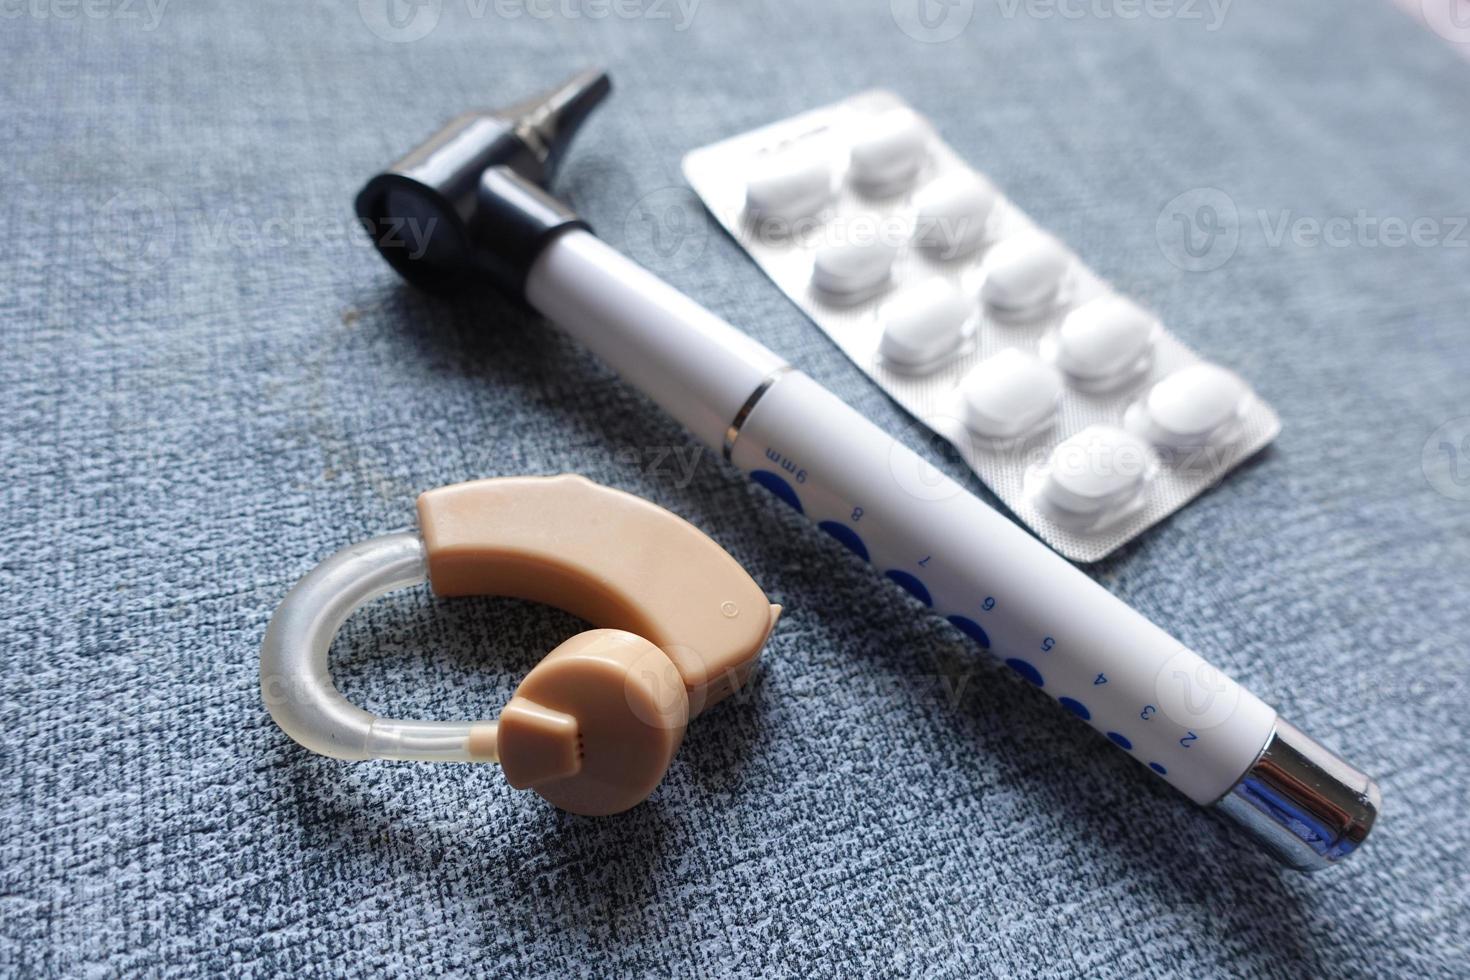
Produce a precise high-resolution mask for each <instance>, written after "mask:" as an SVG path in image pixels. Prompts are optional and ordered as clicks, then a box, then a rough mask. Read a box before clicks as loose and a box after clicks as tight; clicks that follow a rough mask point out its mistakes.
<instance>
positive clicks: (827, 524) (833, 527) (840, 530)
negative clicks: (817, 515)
mask: <svg viewBox="0 0 1470 980" xmlns="http://www.w3.org/2000/svg"><path fill="white" fill-rule="evenodd" d="M817 527H819V528H821V529H822V530H823V531H826V532H827V533H828V534H830V535H832V537H834V538H836V539H837V540H838V541H841V542H842V546H843V547H844V548H846V549H847V550H848V551H850V552H852V553H853V554H855V555H857V556H858V557H859V558H861V559H862V560H863V561H867V560H868V546H867V545H865V544H863V539H862V538H860V537H858V534H857V532H856V531H854V530H853V529H852V528H850V527H848V526H847V525H846V524H839V523H838V522H837V521H822V522H821V523H820V524H818V525H817Z"/></svg>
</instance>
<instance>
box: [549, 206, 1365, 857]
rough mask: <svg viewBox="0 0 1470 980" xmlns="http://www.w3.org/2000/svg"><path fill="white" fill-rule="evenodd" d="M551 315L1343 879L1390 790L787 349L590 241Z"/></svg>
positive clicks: (884, 565)
mask: <svg viewBox="0 0 1470 980" xmlns="http://www.w3.org/2000/svg"><path fill="white" fill-rule="evenodd" d="M525 295H526V298H527V299H528V300H529V301H530V303H531V305H532V306H533V307H535V308H536V309H537V310H539V311H540V312H541V313H543V314H544V315H546V316H547V317H548V318H549V319H550V320H551V321H553V322H554V323H556V324H557V325H558V326H560V327H561V328H562V329H563V330H565V331H566V332H567V333H569V334H571V335H572V336H574V337H576V338H577V339H579V340H580V341H582V342H583V343H584V344H586V345H587V346H588V347H589V348H591V349H592V350H593V351H594V352H595V353H596V354H597V355H598V356H600V357H601V358H602V359H603V360H604V361H606V362H607V363H608V364H609V365H610V366H611V367H613V368H614V369H615V370H616V371H617V372H618V373H619V374H620V375H621V376H622V377H623V378H624V379H625V380H627V381H629V382H631V383H632V384H634V385H635V386H636V387H638V388H640V389H641V390H642V391H644V392H645V393H647V394H648V395H649V396H650V397H651V398H652V399H653V400H654V401H655V402H657V403H658V404H659V405H660V406H662V407H663V408H664V409H665V410H667V411H668V412H669V413H670V414H671V415H673V416H674V418H676V419H677V420H679V421H680V422H682V423H683V424H684V425H685V426H687V427H688V428H689V429H690V430H691V431H693V432H694V434H695V435H697V436H698V437H699V438H700V439H702V440H703V441H704V442H705V443H706V444H708V445H709V446H711V447H713V448H715V449H718V450H720V451H721V452H722V453H723V454H724V455H725V457H726V458H727V459H729V460H730V461H731V462H732V463H734V464H735V465H736V466H737V467H739V468H740V469H741V470H742V471H744V472H745V473H747V474H748V475H750V476H751V478H752V479H753V480H755V481H756V482H758V483H761V484H762V485H764V486H765V487H766V488H768V489H770V490H771V491H772V492H773V493H775V495H776V496H778V497H780V498H781V499H782V500H784V501H785V502H786V503H788V504H790V505H791V506H793V507H795V508H796V509H798V510H799V511H801V512H802V513H803V514H804V515H805V516H807V517H808V518H809V519H811V520H812V521H814V522H816V523H817V524H818V526H819V527H821V528H822V529H823V530H824V531H827V532H828V533H829V534H831V535H832V536H833V537H835V538H837V539H838V540H839V541H841V542H842V543H843V544H845V545H846V546H847V547H848V548H849V549H850V550H852V551H854V552H855V553H857V554H858V555H860V556H861V557H863V558H865V559H867V560H868V561H870V562H871V563H872V564H873V565H874V566H875V567H876V568H878V569H879V570H880V571H882V572H883V573H884V574H885V575H886V576H887V577H888V578H890V579H892V580H893V581H894V582H896V583H897V584H899V585H901V586H903V587H904V588H905V589H907V590H908V591H909V592H910V593H911V594H913V595H914V596H915V597H916V598H918V599H919V600H920V601H922V602H923V603H924V604H925V605H927V606H930V607H932V608H933V609H934V610H935V611H936V612H938V613H940V614H941V615H944V616H946V617H947V618H949V619H950V621H951V622H953V623H954V624H955V625H956V626H957V627H959V628H960V629H962V630H963V631H964V632H966V633H967V634H969V635H970V636H971V637H972V638H974V639H975V640H976V642H978V643H979V644H980V645H981V646H982V647H984V648H986V649H988V650H990V651H991V652H992V653H993V654H994V655H996V656H997V657H998V658H999V659H1001V660H1002V661H1004V662H1005V663H1006V664H1007V665H1009V666H1010V667H1011V668H1012V669H1013V670H1014V671H1015V672H1016V673H1017V674H1019V675H1020V676H1021V677H1023V678H1025V679H1026V680H1027V681H1029V682H1030V683H1032V684H1034V685H1036V686H1038V687H1040V688H1041V689H1042V690H1044V691H1045V692H1046V693H1048V694H1050V695H1051V696H1052V697H1053V698H1055V699H1056V700H1057V701H1058V702H1059V703H1060V704H1061V705H1062V706H1063V707H1065V708H1067V709H1069V710H1070V711H1071V712H1072V713H1074V714H1076V715H1078V716H1079V717H1081V718H1082V719H1084V720H1085V721H1087V722H1088V723H1089V724H1091V725H1092V726H1093V727H1094V728H1096V729H1097V730H1098V731H1100V732H1102V733H1104V734H1105V735H1106V736H1107V737H1108V738H1109V739H1111V740H1112V741H1113V742H1114V743H1115V744H1116V745H1118V746H1119V747H1120V748H1122V749H1124V750H1125V751H1127V752H1128V753H1129V754H1130V755H1132V756H1134V757H1135V758H1136V759H1137V760H1138V761H1139V762H1140V763H1142V764H1144V765H1146V766H1147V767H1148V768H1149V769H1150V770H1152V771H1153V772H1154V773H1156V774H1157V775H1158V776H1160V777H1161V778H1163V779H1164V780H1166V781H1167V782H1169V783H1170V784H1172V785H1173V786H1175V787H1176V788H1177V789H1179V790H1180V791H1181V792H1183V793H1184V794H1185V795H1186V796H1188V797H1189V798H1190V799H1192V800H1194V801H1195V802H1196V803H1199V804H1204V805H1208V804H1221V805H1222V806H1223V807H1224V808H1225V809H1226V810H1227V811H1228V812H1230V813H1231V815H1232V816H1234V817H1236V818H1237V819H1239V820H1241V821H1242V822H1243V823H1245V824H1246V825H1247V827H1248V828H1249V829H1251V830H1252V831H1253V832H1254V833H1255V834H1256V835H1257V836H1258V837H1260V838H1261V839H1262V840H1263V841H1264V842H1265V843H1266V844H1267V845H1268V846H1269V847H1270V849H1271V850H1272V851H1273V852H1275V853H1276V854H1277V856H1278V857H1281V858H1282V859H1283V860H1284V861H1286V862H1287V863H1289V864H1291V865H1292V866H1295V867H1300V868H1304V869H1307V868H1313V867H1320V866H1323V865H1326V864H1330V863H1332V862H1333V861H1335V860H1336V859H1338V858H1339V857H1342V856H1345V855H1346V854H1348V853H1350V852H1351V851H1352V850H1354V849H1355V848H1356V846H1357V845H1358V844H1359V843H1361V841H1362V839H1363V838H1364V837H1365V836H1366V834H1367V832H1368V829H1369V827H1370V826H1371V823H1372V819H1373V816H1374V815H1375V813H1376V810H1377V807H1378V794H1377V788H1376V786H1375V785H1374V784H1373V782H1372V780H1370V779H1369V778H1368V777H1366V776H1364V775H1363V774H1361V773H1358V772H1356V770H1353V769H1352V768H1351V767H1349V766H1347V765H1346V764H1345V763H1343V762H1342V761H1341V760H1339V759H1337V758H1336V757H1335V756H1333V755H1332V754H1331V753H1329V752H1327V751H1326V750H1325V749H1322V748H1321V747H1320V746H1318V745H1317V744H1316V743H1315V742H1312V741H1311V740H1310V739H1308V738H1306V737H1305V736H1304V735H1302V734H1301V733H1300V732H1299V731H1297V730H1296V729H1295V728H1293V727H1292V726H1290V725H1288V724H1286V723H1285V722H1284V721H1282V720H1280V719H1279V718H1278V717H1277V715H1276V712H1275V710H1274V709H1272V708H1271V707H1269V706H1268V705H1266V704H1265V703H1264V702H1262V701H1261V700H1260V699H1259V698H1257V697H1256V696H1255V695H1253V694H1251V693H1250V692H1249V691H1246V690H1245V689H1244V688H1242V687H1241V686H1240V685H1238V684H1237V683H1235V682H1234V681H1233V680H1231V679H1230V678H1229V677H1227V676H1226V675H1225V674H1223V673H1222V672H1220V671H1218V670H1216V669H1215V668H1213V667H1211V666H1210V665H1209V664H1208V663H1206V662H1205V660H1204V659H1202V658H1201V657H1200V656H1199V655H1198V654H1196V653H1195V652H1193V651H1191V650H1189V649H1188V648H1186V647H1184V646H1183V645H1182V644H1180V643H1179V641H1177V640H1175V639H1174V638H1173V637H1171V636H1170V635H1169V634H1168V633H1166V632H1164V631H1163V630H1162V629H1160V628H1159V627H1157V626H1155V625H1154V624H1153V623H1152V622H1150V621H1149V620H1148V619H1146V618H1145V617H1144V616H1142V615H1141V614H1139V613H1137V612H1135V611H1134V610H1133V609H1132V608H1130V607H1129V606H1128V605H1126V604H1125V603H1123V602H1122V601H1120V600H1119V599H1117V598H1115V597H1114V596H1113V595H1112V594H1111V593H1109V592H1108V591H1107V590H1106V589H1104V588H1102V587H1101V586H1099V585H1098V584H1097V583H1096V582H1094V581H1093V580H1092V579H1090V578H1089V577H1088V576H1087V575H1085V574H1084V573H1083V572H1081V571H1080V570H1078V569H1077V568H1076V567H1075V566H1073V565H1072V564H1070V563H1069V562H1067V561H1066V560H1065V559H1063V558H1061V557H1060V556H1059V555H1057V554H1056V553H1054V552H1052V551H1051V550H1050V549H1048V548H1047V547H1046V546H1045V545H1043V544H1042V543H1040V542H1039V541H1037V540H1035V539H1034V538H1032V537H1031V536H1030V535H1029V534H1027V533H1026V532H1025V531H1023V530H1022V529H1021V528H1020V527H1018V526H1017V525H1016V524H1014V523H1012V522H1011V521H1009V520H1007V519H1006V518H1005V517H1003V516H1002V515H1000V514H999V513H997V512H996V511H994V510H993V509H991V508H990V507H989V506H987V505H986V504H985V503H984V502H982V501H981V500H980V499H979V498H977V497H975V496H974V495H972V494H971V493H969V492H968V491H966V490H965V489H964V488H962V487H961V486H959V485H958V484H957V483H955V482H954V481H952V480H950V479H948V478H947V477H944V476H942V475H940V474H938V473H936V472H935V471H934V470H933V468H932V467H930V466H929V464H927V463H926V462H925V461H924V460H923V459H922V458H921V457H919V456H918V455H917V454H916V453H914V452H913V451H912V450H910V449H908V448H907V447H906V446H904V445H903V444H902V443H900V442H898V441H897V440H895V439H894V438H893V437H892V436H890V435H888V434H887V433H885V432H884V431H883V430H881V429H879V428H878V427H877V426H875V425H874V424H873V423H872V422H870V421H868V419H867V418H865V417H864V416H862V415H861V414H860V413H858V412H857V411H855V410H854V409H852V408H850V407H848V406H847V405H846V404H845V403H843V402H842V401H841V400H839V399H838V398H837V397H836V396H834V395H833V394H832V393H831V392H829V391H827V390H826V389H825V388H823V387H822V386H821V385H819V384H817V383H816V382H815V381H813V380H811V379H810V378H808V377H807V376H806V375H804V374H802V373H800V372H799V371H796V370H793V369H791V368H790V367H789V366H788V365H787V364H786V362H785V361H783V360H782V359H781V358H780V357H778V356H777V355H776V354H774V353H773V352H771V351H770V350H768V349H767V348H765V347H764V346H762V345H761V344H759V343H757V342H756V341H755V340H753V339H751V338H750V337H748V336H746V335H745V334H743V333H741V332H740V331H738V330H736V329H735V328H734V327H732V326H731V325H730V324H728V323H726V322H725V321H724V320H722V319H720V318H719V317H717V316H715V315H714V314H713V313H711V312H709V311H708V310H706V309H704V308H703V307H702V306H700V305H699V304H698V303H696V302H695V301H694V300H692V299H690V298H689V297H687V296H685V295H683V294H682V293H680V292H679V291H677V290H676V289H674V288H673V287H671V286H669V285H668V284H666V283H664V282H663V281H662V280H660V279H659V278H657V277H656V276H654V275H653V274H652V273H650V272H648V271H647V270H645V269H643V268H642V267H641V266H639V265H637V264H636V263H634V262H632V261H631V260H630V259H628V258H626V257H624V256H623V255H621V254H620V253H618V252H617V251H616V250H614V249H612V248H610V247H609V246H607V245H606V244H604V243H603V242H602V241H600V240H599V239H597V238H595V237H594V236H593V235H591V234H589V233H588V232H586V231H583V230H580V229H571V230H567V231H566V232H564V233H562V234H561V235H559V236H557V237H556V238H555V240H554V241H552V242H551V243H550V244H548V245H547V246H546V247H545V249H544V250H543V251H542V252H541V254H540V255H539V256H538V257H537V259H536V261H535V263H534V265H532V267H531V270H530V274H529V276H528V277H527V279H526V284H525Z"/></svg>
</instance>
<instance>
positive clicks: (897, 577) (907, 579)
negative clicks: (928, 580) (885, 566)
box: [883, 568, 934, 606]
mask: <svg viewBox="0 0 1470 980" xmlns="http://www.w3.org/2000/svg"><path fill="white" fill-rule="evenodd" d="M883 574H885V575H887V576H888V577H889V578H891V579H892V580H893V581H895V582H897V583H898V584H899V585H901V586H903V587H904V589H905V590H906V591H907V592H908V593H909V595H911V596H913V597H914V598H915V599H918V600H919V601H920V602H922V603H923V604H924V605H926V606H932V605H934V599H933V598H932V597H930V595H929V589H928V588H927V587H925V585H924V583H923V582H920V581H919V580H918V579H916V578H914V576H912V575H910V574H909V573H908V572H905V571H900V570H899V569H897V568H891V569H889V570H888V571H886V572H884V573H883Z"/></svg>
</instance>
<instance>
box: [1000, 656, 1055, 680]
mask: <svg viewBox="0 0 1470 980" xmlns="http://www.w3.org/2000/svg"><path fill="white" fill-rule="evenodd" d="M1006 666H1007V667H1009V668H1011V670H1014V671H1015V672H1016V673H1018V674H1020V675H1021V676H1022V677H1024V678H1026V679H1027V680H1028V681H1030V682H1031V683H1033V684H1035V685H1036V686H1037V687H1045V686H1046V681H1044V680H1042V679H1041V671H1039V670H1037V669H1036V668H1035V667H1033V666H1031V665H1030V664H1028V663H1027V662H1026V661H1024V660H1017V659H1015V658H1014V657H1012V658H1011V659H1010V660H1007V661H1006Z"/></svg>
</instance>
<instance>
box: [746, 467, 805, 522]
mask: <svg viewBox="0 0 1470 980" xmlns="http://www.w3.org/2000/svg"><path fill="white" fill-rule="evenodd" d="M750 478H751V479H752V480H753V481H755V482H756V483H759V484H760V485H761V486H763V487H765V488H766V489H767V490H769V491H771V492H772V493H774V494H775V495H776V496H777V497H779V498H781V500H783V501H785V502H786V503H787V504H789V505H790V506H791V507H792V508H793V509H795V511H796V512H797V513H798V514H800V513H803V511H802V509H801V498H800V497H798V496H797V495H796V491H795V490H793V489H791V484H789V483H787V482H786V481H785V480H783V479H781V477H780V476H778V475H776V474H775V473H772V472H771V471H770V470H752V471H751V474H750Z"/></svg>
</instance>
